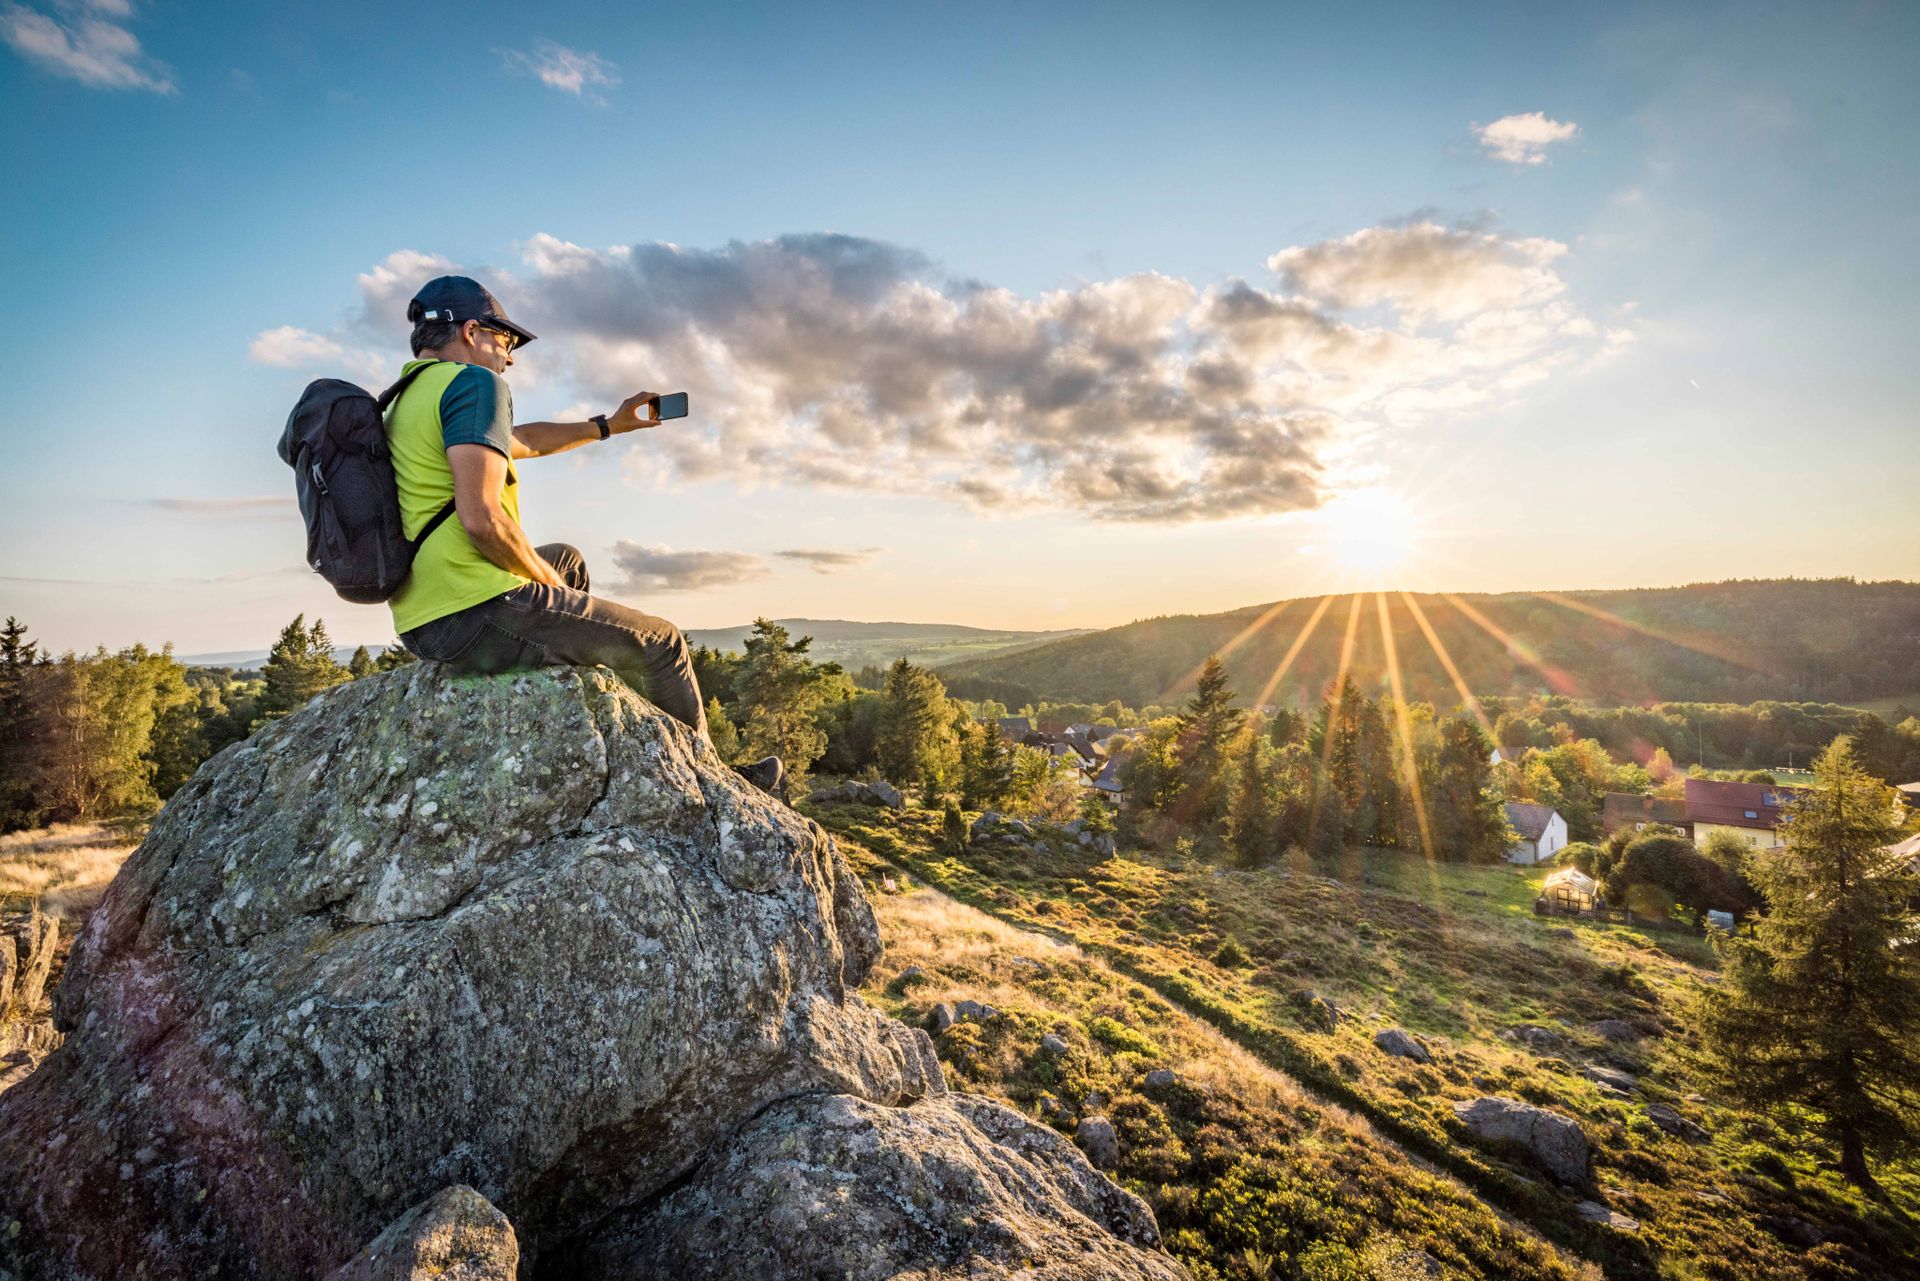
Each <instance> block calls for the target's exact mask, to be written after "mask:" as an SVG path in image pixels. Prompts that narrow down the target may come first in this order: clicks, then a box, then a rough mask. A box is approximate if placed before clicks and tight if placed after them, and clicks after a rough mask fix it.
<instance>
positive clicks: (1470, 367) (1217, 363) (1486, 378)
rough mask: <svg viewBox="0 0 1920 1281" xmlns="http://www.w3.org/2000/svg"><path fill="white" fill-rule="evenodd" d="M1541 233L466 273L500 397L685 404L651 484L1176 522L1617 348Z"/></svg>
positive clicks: (791, 246)
mask: <svg viewBox="0 0 1920 1281" xmlns="http://www.w3.org/2000/svg"><path fill="white" fill-rule="evenodd" d="M1566 252H1567V250H1566V246H1564V245H1562V244H1559V243H1558V242H1555V241H1552V240H1546V239H1539V238H1526V237H1517V236H1511V235H1507V234H1504V233H1502V232H1499V231H1495V230H1489V229H1487V228H1484V227H1477V226H1452V225H1445V224H1442V223H1439V222H1436V221H1433V220H1430V219H1422V220H1417V221H1410V222H1406V223H1399V224H1385V225H1381V226H1375V227H1367V228H1363V229H1361V230H1359V231H1356V232H1354V233H1352V234H1351V235H1348V236H1344V237H1339V238H1335V239H1329V240H1324V241H1320V242H1317V243H1314V244H1307V245H1295V246H1291V247H1288V248H1285V249H1282V250H1280V251H1279V252H1277V253H1275V254H1273V255H1272V256H1271V257H1269V258H1268V260H1267V262H1266V264H1265V265H1266V267H1267V270H1268V271H1269V272H1270V273H1272V275H1271V277H1270V279H1268V280H1266V281H1263V282H1250V281H1247V280H1242V279H1229V280H1227V281H1224V282H1222V283H1219V284H1215V285H1210V286H1204V287H1203V286H1200V285H1197V284H1195V283H1193V282H1190V281H1187V280H1183V279H1180V278H1177V277H1172V276H1167V275H1161V274H1157V273H1152V272H1143V273H1140V274H1136V275H1130V276H1122V277H1119V278H1116V279H1112V280H1102V281H1091V282H1088V283H1084V284H1081V285H1077V286H1075V287H1072V288H1068V289H1060V290H1055V291H1052V292H1047V293H1041V294H1037V295H1021V294H1017V293H1015V292H1013V291H1011V290H1008V289H1004V288H999V287H995V286H993V285H991V284H987V283H983V282H980V281H978V280H973V279H969V278H966V277H961V276H956V275H952V274H950V273H948V272H946V271H944V270H942V269H941V268H940V267H939V266H937V265H936V264H935V263H933V262H932V261H931V260H930V259H928V258H927V257H926V256H925V255H923V254H921V253H918V252H916V251H914V250H912V249H909V248H905V247H902V246H898V245H893V244H888V243H886V242H882V241H877V240H870V239H864V238H861V237H857V236H847V235H837V234H830V233H804V234H796V235H788V236H782V237H779V238H777V239H774V240H766V241H756V242H741V241H735V242H732V243H729V244H727V245H724V246H721V247H719V248H713V249H689V248H684V247H681V246H678V245H672V244H665V243H658V242H652V243H639V244H633V245H622V246H616V247H613V248H609V249H591V248H586V247H583V246H580V245H576V244H571V243H568V242H566V241H563V240H560V239H558V238H556V237H553V236H550V235H544V234H542V235H537V236H535V237H533V238H532V239H531V240H529V241H527V242H525V244H524V245H522V246H521V258H522V261H521V263H520V264H519V265H518V266H517V267H516V268H515V269H514V270H513V271H512V272H507V271H500V270H494V271H487V270H476V271H474V272H473V274H475V275H478V276H481V277H482V278H484V279H485V280H486V281H487V283H488V284H489V286H490V287H492V288H493V289H494V290H495V292H496V293H497V294H499V296H500V297H501V298H502V299H503V301H504V302H505V303H506V305H507V307H508V308H509V310H510V311H511V312H512V314H513V315H514V316H515V318H516V319H522V320H523V321H524V323H526V324H528V325H529V326H530V327H531V328H533V329H534V330H535V331H537V332H538V333H539V334H540V335H541V339H542V341H541V346H540V347H539V348H536V349H535V350H534V352H533V353H531V359H530V361H529V362H528V367H527V368H526V369H522V368H520V367H519V366H516V368H515V370H514V374H513V377H514V379H515V382H516V388H524V387H526V386H528V385H530V383H531V379H533V378H537V379H538V380H539V384H546V383H548V382H549V381H552V380H557V381H558V382H560V383H562V384H564V385H565V386H566V387H567V389H568V391H569V393H577V394H578V397H579V398H580V399H581V400H583V401H585V402H586V403H599V404H607V405H613V404H617V403H619V400H620V399H621V398H622V397H623V396H625V395H627V394H630V393H631V392H632V391H633V390H634V389H636V388H639V387H670V388H672V389H674V390H682V389H684V390H686V391H688V392H690V393H691V394H692V404H693V407H694V412H693V414H692V415H691V416H690V417H689V418H688V419H686V420H685V421H684V422H681V423H676V424H673V425H672V426H670V427H668V428H664V429H662V430H659V431H656V432H654V433H651V434H650V435H649V437H648V440H647V449H646V450H645V467H646V475H647V477H648V478H649V480H653V481H658V480H659V479H661V478H663V477H664V479H665V480H667V481H669V482H671V481H682V482H713V481H722V482H730V483H733V484H736V485H740V486H743V487H751V486H754V485H802V486H812V487H817V488H825V489H839V490H856V491H868V492H879V493H888V494H897V495H907V496H912V497H923V498H924V497H932V498H939V499H944V500H948V501H953V502H957V503H961V504H964V505H967V506H971V507H973V508H976V509H996V510H1007V511H1021V510H1028V511H1030V510H1039V509H1053V510H1064V511H1069V512H1073V513H1076V514H1080V515H1083V516H1086V517H1089V518H1094V519H1102V520H1114V521H1135V522H1158V523H1178V522H1187V521H1203V520H1222V519H1230V518H1235V517H1252V516H1266V515H1272V514H1277V513H1284V512H1288V511H1293V510H1299V509H1303V508H1311V507H1314V506H1317V505H1318V504H1319V502H1320V501H1321V499H1322V495H1323V493H1324V492H1325V490H1326V488H1327V486H1328V485H1329V484H1330V483H1332V482H1336V481H1338V480H1339V479H1340V469H1341V468H1342V467H1345V466H1347V465H1348V463H1349V461H1350V460H1351V459H1352V458H1353V457H1354V456H1355V453H1356V451H1357V450H1359V449H1361V448H1363V447H1365V446H1366V445H1367V444H1368V443H1369V442H1377V441H1381V440H1385V439H1389V438H1391V437H1393V436H1395V435H1397V434H1400V433H1405V432H1408V431H1413V430H1417V429H1418V428H1419V427H1420V426H1421V425H1422V424H1423V423H1425V422H1427V421H1428V420H1430V419H1432V418H1434V417H1436V416H1440V415H1457V414H1461V413H1464V412H1469V411H1482V410H1487V409H1491V408H1495V407H1498V406H1499V405H1502V404H1504V403H1508V402H1510V401H1511V400H1512V399H1513V398H1514V397H1515V396H1517V395H1518V394H1520V392H1521V391H1522V390H1523V389H1524V388H1526V387H1528V386H1529V385H1531V384H1534V383H1537V382H1539V381H1541V380H1542V379H1544V378H1546V377H1549V376H1550V375H1551V374H1552V373H1553V372H1554V371H1556V370H1558V369H1562V368H1568V367H1572V366H1575V365H1577V364H1579V363H1580V362H1582V361H1584V360H1587V359H1590V358H1592V357H1594V356H1597V355H1599V354H1601V353H1603V352H1605V351H1607V350H1611V349H1613V348H1615V347H1617V346H1618V345H1619V344H1620V343H1621V342H1622V341H1623V340H1624V338H1625V337H1626V336H1627V335H1623V334H1621V333H1618V332H1609V333H1605V334H1603V333H1601V332H1600V331H1599V330H1598V328H1597V327H1596V326H1595V325H1594V324H1593V322H1592V321H1591V320H1589V319H1588V318H1587V317H1586V316H1585V315H1584V314H1583V313H1582V312H1581V310H1580V309H1579V308H1578V307H1577V306H1576V305H1575V304H1574V303H1573V302H1572V301H1571V300H1570V298H1569V297H1568V291H1567V288H1566V284H1565V281H1564V280H1563V279H1562V278H1561V276H1560V275H1559V272H1558V266H1559V263H1560V261H1561V260H1562V259H1563V257H1564V256H1565V254H1566ZM451 270H456V268H455V266H454V264H452V263H449V262H447V261H446V260H445V259H443V258H439V257H436V256H434V255H430V254H423V253H419V252H417V251H412V250H405V251H401V252H399V253H396V254H393V255H391V256H390V257H389V258H388V259H387V260H385V261H384V262H382V263H381V264H379V265H378V266H376V267H375V268H374V269H373V270H372V271H370V272H369V273H367V274H365V275H363V276H361V277H360V281H359V283H360V292H361V296H362V310H361V312H360V314H359V315H358V317H357V319H356V320H355V322H354V323H353V325H352V326H350V327H349V328H348V329H345V330H342V331H341V332H340V333H339V334H338V335H337V337H338V338H339V339H340V340H342V341H344V342H347V343H349V344H351V345H354V346H356V347H360V348H362V351H361V352H358V353H350V354H349V361H352V360H354V359H367V358H369V356H370V353H366V352H365V351H364V348H365V347H366V345H367V344H368V343H369V342H370V341H372V340H374V339H375V338H376V336H377V339H378V341H380V342H383V343H398V342H399V341H400V339H401V337H402V336H403V335H404V333H405V325H404V322H403V321H402V319H401V317H402V314H403V312H404V307H405V300H406V299H407V298H408V297H409V296H411V294H412V293H413V291H414V290H415V289H416V288H417V287H418V286H419V284H420V283H421V282H422V281H424V280H426V279H427V278H428V277H429V276H433V275H438V274H441V273H442V272H445V271H451ZM273 332H278V331H273ZM296 332H300V331H296ZM268 337H269V335H262V338H261V340H258V341H262V342H264V341H266V340H267V339H268ZM296 345H297V344H296V343H295V342H294V340H292V339H290V338H288V339H281V340H276V341H275V342H269V343H267V346H268V348H269V349H278V348H279V347H287V348H292V347H294V346H296ZM389 363H391V362H389ZM675 554H676V555H679V554H680V553H675ZM796 559H798V557H796ZM736 568H737V567H736Z"/></svg>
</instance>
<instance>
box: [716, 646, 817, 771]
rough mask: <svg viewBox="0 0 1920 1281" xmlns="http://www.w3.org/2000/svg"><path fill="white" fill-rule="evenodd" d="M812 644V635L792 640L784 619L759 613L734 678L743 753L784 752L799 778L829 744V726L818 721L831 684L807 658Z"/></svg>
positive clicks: (791, 768)
mask: <svg viewBox="0 0 1920 1281" xmlns="http://www.w3.org/2000/svg"><path fill="white" fill-rule="evenodd" d="M812 644H813V638H812V637H811V636H802V637H801V638H800V639H799V640H792V639H791V638H790V637H789V636H788V634H787V629H786V628H784V627H782V626H780V625H779V624H778V623H774V622H770V621H768V620H767V619H764V618H756V619H754V620H753V631H752V632H751V633H750V634H749V635H748V637H747V639H746V644H745V649H746V656H745V658H744V660H743V661H742V662H741V663H740V664H739V666H738V668H737V669H736V671H735V674H734V679H733V685H734V689H735V691H736V697H735V699H734V709H735V712H736V714H737V719H736V720H735V722H734V723H735V726H736V727H737V728H738V729H739V731H740V741H741V749H742V751H741V754H742V755H744V756H747V757H759V756H765V755H769V754H771V755H774V756H778V757H780V759H781V760H782V761H783V762H784V763H785V764H786V768H787V778H788V779H789V780H790V781H791V782H793V783H801V782H804V781H805V779H806V776H807V769H808V767H809V766H811V765H812V764H813V763H814V762H815V761H817V760H819V759H820V756H821V753H823V752H825V751H826V750H827V735H826V731H825V730H822V729H821V728H820V726H819V724H818V713H819V711H820V708H821V705H822V704H823V703H824V701H825V699H826V689H825V684H824V682H823V680H822V678H821V674H820V671H819V669H818V668H816V667H815V666H814V665H813V663H812V662H811V661H809V659H808V658H807V649H808V647H809V646H810V645H812Z"/></svg>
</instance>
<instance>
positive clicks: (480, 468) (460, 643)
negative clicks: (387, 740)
mask: <svg viewBox="0 0 1920 1281" xmlns="http://www.w3.org/2000/svg"><path fill="white" fill-rule="evenodd" d="M407 319H408V320H410V321H412V322H413V340H412V341H413V354H414V357H415V358H414V359H413V360H411V361H409V362H408V363H407V365H406V367H405V369H404V370H403V371H402V372H403V373H407V372H411V371H413V370H414V369H416V368H417V369H420V371H421V372H420V373H419V374H418V376H416V377H415V378H414V380H413V381H412V383H410V384H409V385H408V386H407V388H406V390H405V391H403V392H402V393H401V394H400V396H399V397H398V398H397V399H395V401H394V402H393V404H392V405H391V406H390V407H389V408H388V411H387V442H388V444H389V445H390V446H391V447H392V450H393V470H394V477H395V480H396V481H397V483H398V486H399V491H400V514H401V522H402V525H403V526H404V528H405V531H406V534H407V536H408V537H409V538H416V537H418V536H419V533H420V530H421V529H423V528H424V527H425V526H426V525H427V523H428V522H429V521H430V520H432V518H433V517H434V515H435V513H437V512H439V511H441V510H442V509H443V508H444V507H445V506H446V504H447V502H448V500H450V499H451V500H452V501H453V503H454V508H455V513H456V515H457V516H458V517H459V519H457V520H444V521H442V522H440V524H439V526H438V527H436V528H435V529H434V530H433V532H432V533H430V534H428V535H427V538H426V540H425V541H424V542H422V543H421V544H420V548H419V550H418V552H417V553H416V554H415V556H414V560H413V570H412V573H411V574H410V575H409V576H408V578H407V581H406V582H405V583H404V584H403V585H402V586H401V588H400V590H399V591H398V592H397V593H395V594H394V596H393V599H392V601H391V604H392V607H393V625H394V630H395V631H396V632H398V633H399V636H400V640H401V643H402V644H404V645H405V646H406V647H407V648H408V649H409V650H411V651H412V652H413V653H414V654H416V655H418V656H419V657H421V658H425V659H433V660H437V661H439V662H443V663H446V664H447V665H448V666H449V667H451V668H452V669H453V670H454V671H456V672H466V673H494V672H506V671H512V670H515V669H517V668H527V667H541V666H546V665H550V664H562V663H576V664H581V665H592V664H596V663H599V664H605V665H606V666H608V667H611V668H612V669H613V670H614V671H616V672H618V673H619V674H620V676H621V678H622V679H623V680H625V681H626V682H627V684H629V685H631V686H632V687H633V688H634V689H635V690H636V691H637V692H639V693H640V694H641V695H643V696H644V697H646V698H648V699H650V700H651V701H652V702H653V703H655V704H656V705H658V706H659V707H660V709H661V710H662V711H665V712H667V713H668V714H670V715H672V716H674V717H676V718H678V719H679V720H681V721H684V722H686V723H687V724H688V725H690V726H692V727H693V729H694V732H695V733H697V734H699V735H700V737H701V738H702V739H703V740H705V739H707V717H706V709H705V707H704V706H703V704H702V701H701V698H700V684H699V682H698V680H696V679H695V677H694V673H693V657H692V655H691V654H690V653H689V652H688V650H687V641H686V637H684V636H682V635H681V634H680V629H679V628H677V627H675V626H674V625H673V624H672V623H670V622H668V621H666V620H665V619H663V618H655V617H653V616H652V615H650V614H643V613H641V612H640V611H639V610H637V609H633V608H630V607H629V606H626V605H622V604H619V603H618V602H616V601H611V600H607V599H605V598H604V597H599V596H590V595H588V594H587V589H588V579H587V566H586V561H585V560H584V559H583V558H582V557H581V555H580V553H579V551H577V550H576V549H574V548H573V547H570V546H568V545H567V544H565V543H547V544H544V545H542V546H539V547H535V546H534V545H533V543H532V541H531V540H529V539H528V537H527V535H526V533H525V531H524V530H522V529H521V528H520V503H519V476H518V475H517V473H516V472H515V469H514V461H515V460H516V459H521V458H544V457H546V456H547V455H549V454H557V453H561V452H562V451H564V450H568V449H572V448H573V447H574V446H576V445H585V444H588V443H589V442H592V441H597V440H606V439H607V438H608V437H610V436H616V435H624V434H625V433H627V432H630V431H638V430H640V429H641V428H643V427H652V426H654V425H656V424H657V423H658V422H659V421H660V418H659V403H658V398H657V396H656V394H655V393H653V392H646V391H642V392H635V393H634V394H633V395H631V396H629V397H627V398H626V400H624V401H622V402H621V404H620V408H619V409H617V410H615V411H614V412H613V413H611V414H596V415H594V416H593V417H592V418H591V419H589V420H587V421H586V422H578V423H521V424H520V425H518V426H515V425H514V423H513V396H512V393H510V392H509V391H508V390H507V382H506V379H504V378H502V377H501V376H500V375H501V374H502V373H504V372H505V371H506V370H508V369H510V368H512V366H513V353H514V350H515V349H516V348H518V347H521V346H524V345H525V344H527V343H530V342H532V341H533V338H534V336H533V335H532V334H531V333H529V332H528V331H527V330H525V329H523V328H521V327H520V326H519V325H516V324H514V323H513V322H512V321H511V320H508V319H507V314H506V312H505V311H504V310H503V309H502V308H501V306H500V304H499V302H497V301H496V300H495V299H494V296H493V295H492V294H491V293H489V292H488V291H487V290H486V289H485V288H484V287H483V286H482V285H481V284H480V283H479V282H478V281H475V280H471V279H468V278H467V277H465V276H441V277H439V278H437V279H435V280H430V281H428V282H427V283H426V285H425V286H423V287H422V288H421V290H420V292H419V293H418V294H416V295H415V296H414V298H413V301H412V302H410V303H408V304H407ZM736 768H737V769H738V770H739V772H740V774H741V775H742V776H743V777H745V778H746V779H747V780H748V781H749V782H752V783H753V784H755V785H756V786H758V787H761V788H763V789H765V790H767V791H775V790H776V789H778V788H779V786H780V784H781V779H782V774H783V770H782V768H781V764H780V759H779V758H778V757H775V756H769V757H767V758H766V759H764V760H761V761H756V762H755V763H753V764H752V765H745V766H738V767H736Z"/></svg>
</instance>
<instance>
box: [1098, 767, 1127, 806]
mask: <svg viewBox="0 0 1920 1281" xmlns="http://www.w3.org/2000/svg"><path fill="white" fill-rule="evenodd" d="M1125 759H1126V758H1125V757H1121V756H1113V757H1109V758H1108V759H1107V763H1106V765H1104V766H1103V767H1101V770H1100V772H1099V773H1098V774H1096V775H1094V778H1093V783H1092V787H1093V790H1094V791H1096V792H1098V793H1100V795H1102V796H1104V797H1106V798H1107V799H1108V800H1109V801H1112V802H1113V803H1114V804H1115V805H1120V804H1123V803H1124V802H1125V801H1126V799H1127V789H1126V788H1125V787H1124V786H1123V785H1122V784H1121V782H1120V766H1121V765H1122V764H1123V763H1124V762H1125Z"/></svg>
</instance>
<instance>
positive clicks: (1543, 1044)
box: [1501, 1023, 1560, 1050]
mask: <svg viewBox="0 0 1920 1281" xmlns="http://www.w3.org/2000/svg"><path fill="white" fill-rule="evenodd" d="M1501 1035H1502V1036H1504V1037H1506V1038H1507V1039H1508V1040H1511V1041H1518V1042H1520V1044H1522V1045H1524V1046H1526V1047H1528V1048H1529V1049H1534V1050H1551V1049H1555V1048H1557V1047H1558V1046H1559V1044H1560V1034H1559V1033H1558V1032H1555V1031H1554V1030H1553V1029H1552V1028H1544V1027H1540V1026H1539V1025H1538V1024H1534V1023H1522V1024H1521V1025H1520V1026H1519V1027H1514V1028H1508V1029H1507V1030H1506V1031H1505V1032H1503V1033H1501Z"/></svg>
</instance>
